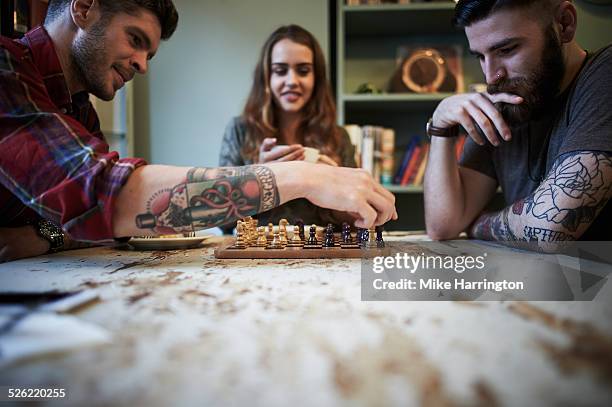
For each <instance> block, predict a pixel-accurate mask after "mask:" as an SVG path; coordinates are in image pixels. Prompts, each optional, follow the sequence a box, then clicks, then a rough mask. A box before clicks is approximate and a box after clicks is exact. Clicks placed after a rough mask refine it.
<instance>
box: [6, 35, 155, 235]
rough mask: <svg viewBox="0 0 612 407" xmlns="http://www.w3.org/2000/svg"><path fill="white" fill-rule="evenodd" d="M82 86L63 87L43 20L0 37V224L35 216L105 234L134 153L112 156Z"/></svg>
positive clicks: (78, 231)
mask: <svg viewBox="0 0 612 407" xmlns="http://www.w3.org/2000/svg"><path fill="white" fill-rule="evenodd" d="M108 150H109V146H108V144H107V143H106V141H105V140H104V136H103V135H102V133H101V131H100V123H99V120H98V116H97V114H96V112H95V110H94V108H93V106H92V105H91V103H90V102H89V95H88V94H87V93H86V92H82V93H78V94H75V95H70V92H69V91H68V86H67V84H66V80H65V78H64V74H63V72H62V68H61V66H60V62H59V59H58V56H57V54H56V52H55V48H54V46H53V42H52V41H51V38H50V37H49V35H48V34H47V32H46V30H45V29H44V28H43V27H38V28H35V29H33V30H32V31H30V32H28V33H27V34H26V35H25V37H24V38H23V39H22V40H20V41H14V40H10V39H8V38H4V37H0V226H21V225H24V224H27V223H29V222H31V221H33V220H36V219H37V218H38V217H44V218H47V219H50V220H52V221H54V222H56V223H58V224H61V225H62V228H63V229H64V231H65V232H66V233H68V234H69V235H70V236H71V237H72V238H73V239H76V240H81V241H90V242H105V241H111V240H112V238H113V231H112V213H113V207H114V204H115V199H116V198H117V195H118V194H119V191H120V190H121V187H122V186H123V185H124V184H125V182H126V181H127V179H128V177H129V176H130V174H131V173H132V171H133V170H134V169H135V168H136V167H138V166H140V165H143V164H145V162H144V161H143V160H141V159H133V158H128V159H119V155H118V154H117V152H109V151H108Z"/></svg>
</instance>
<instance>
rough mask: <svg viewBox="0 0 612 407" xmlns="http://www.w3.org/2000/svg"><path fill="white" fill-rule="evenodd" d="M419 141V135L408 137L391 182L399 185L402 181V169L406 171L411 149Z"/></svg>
mask: <svg viewBox="0 0 612 407" xmlns="http://www.w3.org/2000/svg"><path fill="white" fill-rule="evenodd" d="M418 143H419V137H418V136H414V137H412V138H411V139H410V142H409V143H408V146H407V147H406V150H405V152H404V155H403V157H402V162H401V164H400V166H399V167H398V169H397V172H396V173H395V177H393V183H394V184H396V185H400V184H401V183H402V175H404V171H406V167H408V163H409V162H410V157H411V156H412V151H413V150H414V147H416V145H417V144H418Z"/></svg>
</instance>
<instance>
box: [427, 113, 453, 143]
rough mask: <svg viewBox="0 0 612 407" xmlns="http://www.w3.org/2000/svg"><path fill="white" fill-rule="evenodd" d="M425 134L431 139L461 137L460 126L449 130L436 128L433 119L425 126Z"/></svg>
mask: <svg viewBox="0 0 612 407" xmlns="http://www.w3.org/2000/svg"><path fill="white" fill-rule="evenodd" d="M425 133H426V134H427V137H429V138H430V139H431V138H432V137H457V136H458V135H459V126H453V127H448V128H442V127H436V126H434V125H433V117H430V118H429V120H428V121H427V125H426V126H425Z"/></svg>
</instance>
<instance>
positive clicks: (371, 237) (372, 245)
mask: <svg viewBox="0 0 612 407" xmlns="http://www.w3.org/2000/svg"><path fill="white" fill-rule="evenodd" d="M367 233H368V234H367V236H368V237H367V239H368V240H366V241H365V242H364V243H365V248H366V249H376V247H377V246H376V230H375V229H374V228H372V229H368V232H367Z"/></svg>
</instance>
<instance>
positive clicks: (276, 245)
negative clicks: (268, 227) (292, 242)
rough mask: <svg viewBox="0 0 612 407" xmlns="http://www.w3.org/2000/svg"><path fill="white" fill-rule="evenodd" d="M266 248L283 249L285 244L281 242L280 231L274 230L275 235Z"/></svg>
mask: <svg viewBox="0 0 612 407" xmlns="http://www.w3.org/2000/svg"><path fill="white" fill-rule="evenodd" d="M266 249H283V245H282V244H281V242H280V237H279V232H274V237H273V238H272V241H271V242H270V244H268V245H267V246H266Z"/></svg>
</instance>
